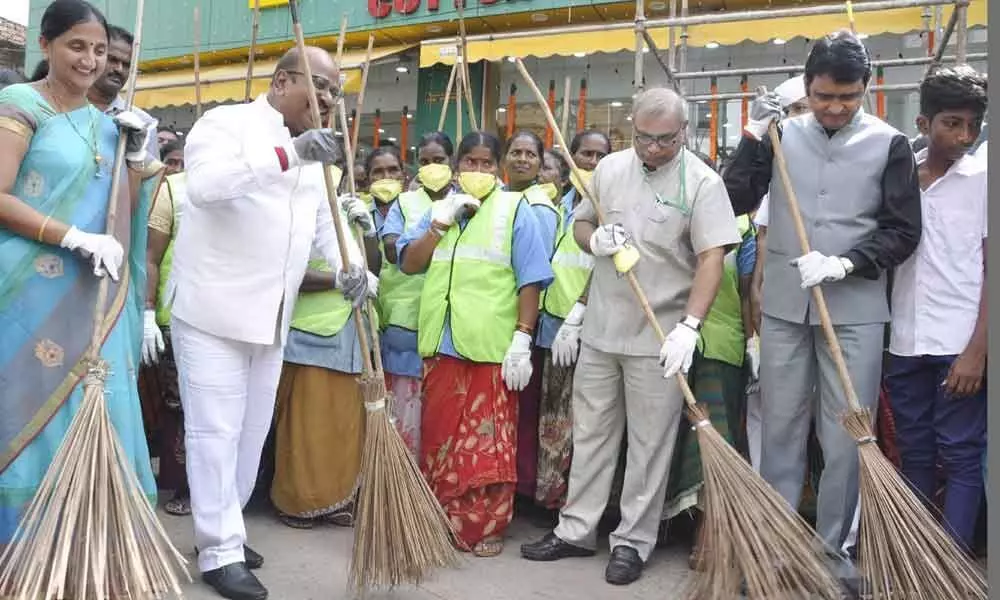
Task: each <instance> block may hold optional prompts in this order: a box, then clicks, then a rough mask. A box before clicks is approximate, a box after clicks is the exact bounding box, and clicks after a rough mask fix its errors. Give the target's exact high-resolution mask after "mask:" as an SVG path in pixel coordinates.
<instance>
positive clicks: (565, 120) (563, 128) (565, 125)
mask: <svg viewBox="0 0 1000 600" xmlns="http://www.w3.org/2000/svg"><path fill="white" fill-rule="evenodd" d="M572 85H573V80H572V79H570V76H569V75H567V76H566V82H565V85H564V86H563V114H562V123H560V124H559V127H560V129H559V132H560V133H562V138H563V139H566V136H567V135H569V113H570V103H569V94H570V92H571V91H572Z"/></svg>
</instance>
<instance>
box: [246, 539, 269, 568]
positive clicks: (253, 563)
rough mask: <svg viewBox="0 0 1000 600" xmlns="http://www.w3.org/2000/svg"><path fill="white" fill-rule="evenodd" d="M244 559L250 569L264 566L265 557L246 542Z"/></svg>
mask: <svg viewBox="0 0 1000 600" xmlns="http://www.w3.org/2000/svg"><path fill="white" fill-rule="evenodd" d="M243 560H245V561H246V563H247V568H248V569H259V568H261V567H263V566H264V557H263V556H261V555H260V554H257V552H256V551H254V549H253V548H251V547H250V546H247V545H246V544H244V545H243Z"/></svg>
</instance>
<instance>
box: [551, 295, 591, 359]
mask: <svg viewBox="0 0 1000 600" xmlns="http://www.w3.org/2000/svg"><path fill="white" fill-rule="evenodd" d="M586 310H587V305H586V304H583V303H581V302H577V303H576V304H574V305H573V308H572V309H570V311H569V314H568V315H566V320H564V321H563V324H562V326H560V327H559V331H557V332H556V339H555V340H553V341H552V364H554V365H555V366H557V367H572V366H573V363H575V362H576V355H577V353H578V352H579V351H580V330H581V329H583V314H584V313H585V312H586Z"/></svg>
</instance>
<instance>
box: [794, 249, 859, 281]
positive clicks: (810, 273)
mask: <svg viewBox="0 0 1000 600" xmlns="http://www.w3.org/2000/svg"><path fill="white" fill-rule="evenodd" d="M845 261H846V259H841V258H840V257H839V256H826V255H824V254H820V253H819V252H816V251H815V250H813V251H812V252H810V253H809V254H806V255H805V256H800V257H798V258H796V259H794V260H792V261H791V265H792V266H793V267H798V268H799V277H801V278H802V289H807V288H811V287H813V286H815V285H819V284H821V283H829V282H832V281H840V280H841V279H843V278H844V277H847V265H845V264H844V263H845Z"/></svg>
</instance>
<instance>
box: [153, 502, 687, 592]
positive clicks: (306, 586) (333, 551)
mask: <svg viewBox="0 0 1000 600" xmlns="http://www.w3.org/2000/svg"><path fill="white" fill-rule="evenodd" d="M160 515H161V519H162V522H163V524H164V526H165V527H166V529H167V531H168V532H169V533H170V536H171V538H172V539H173V540H174V543H175V544H176V545H177V548H178V549H179V550H180V551H181V552H183V553H184V554H185V556H186V557H187V558H188V561H189V563H190V564H189V568H190V572H191V577H192V578H193V579H194V580H195V581H194V583H192V584H190V585H188V586H186V587H185V589H184V592H185V598H187V599H188V600H216V599H218V598H219V596H217V595H216V594H215V592H214V591H213V590H212V589H211V588H209V587H208V586H206V585H205V584H204V583H202V582H201V580H200V577H199V575H198V569H197V564H196V562H195V558H194V551H193V550H192V547H193V533H192V526H191V519H190V517H175V516H171V515H167V514H165V513H162V512H161V513H160ZM246 522H247V531H248V533H249V542H250V545H251V546H252V547H253V548H254V549H255V550H257V551H258V552H260V553H261V554H263V555H264V558H265V564H264V568H263V569H261V570H259V571H256V572H255V573H256V574H257V576H258V577H259V578H260V579H261V581H262V582H263V583H264V585H266V586H267V587H268V589H269V590H270V600H340V599H348V598H354V597H355V595H354V594H352V593H351V592H349V591H348V590H347V569H348V564H349V561H350V556H351V544H352V531H351V530H350V529H342V528H337V527H334V526H332V525H322V526H317V527H316V528H315V529H313V530H310V531H302V530H296V529H291V528H289V527H286V526H285V525H282V524H281V523H280V522H278V520H277V519H275V518H274V516H273V515H272V514H271V513H270V512H269V511H268V510H267V509H264V508H252V509H251V510H250V511H249V512H248V514H247V516H246ZM544 533H545V531H544V530H541V529H537V528H535V527H533V526H532V525H530V524H528V523H526V522H522V521H515V523H514V524H513V525H512V527H511V530H510V535H509V538H508V540H507V545H506V548H505V549H504V552H503V554H502V555H500V556H498V557H495V558H485V559H483V558H480V559H477V558H473V557H471V556H470V555H463V556H465V557H466V558H465V559H464V560H463V565H462V566H461V567H460V568H458V569H455V570H450V571H441V572H439V573H437V574H436V575H435V576H434V577H433V578H432V579H431V580H429V581H427V582H425V583H423V584H422V585H420V586H417V587H404V588H401V589H398V590H395V591H393V592H391V593H377V594H376V593H371V594H366V595H365V598H367V599H370V600H390V599H391V600H501V599H504V600H508V599H509V600H515V599H516V600H532V599H537V600H616V599H625V598H628V599H630V600H654V599H655V600H662V599H664V598H678V597H680V596H681V590H682V586H683V584H684V581H685V578H686V577H687V573H688V569H687V550H686V549H685V548H684V547H683V546H682V545H671V546H669V547H668V548H666V549H662V550H657V551H656V552H655V553H654V554H653V557H652V558H651V560H650V563H649V565H648V566H647V568H646V572H645V574H644V575H643V577H642V579H640V580H639V581H638V582H636V583H634V584H632V585H631V586H628V587H624V588H620V587H615V586H611V585H608V584H607V583H605V581H604V567H605V565H606V563H607V559H608V549H607V540H606V538H605V539H603V540H602V548H601V552H600V553H599V554H598V556H597V557H595V558H578V559H567V560H563V561H559V562H555V563H532V562H529V561H526V560H523V559H521V558H520V554H519V550H518V549H519V547H520V545H521V544H522V543H523V542H525V541H528V540H533V539H536V538H537V537H539V536H541V535H543V534H544Z"/></svg>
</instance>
